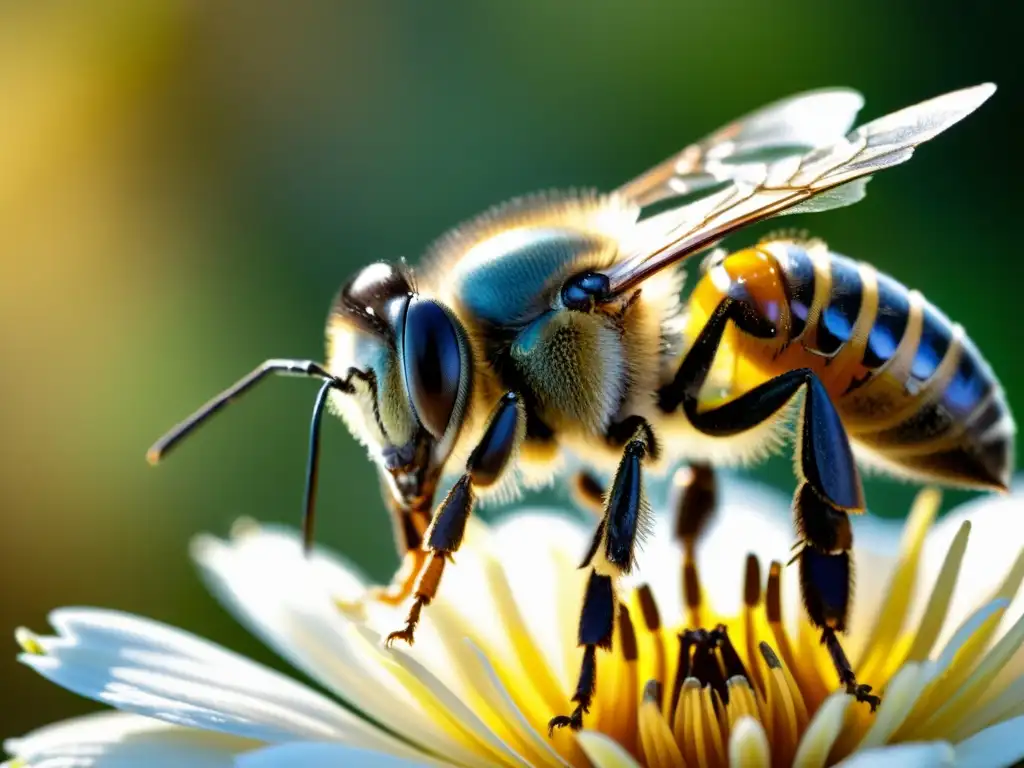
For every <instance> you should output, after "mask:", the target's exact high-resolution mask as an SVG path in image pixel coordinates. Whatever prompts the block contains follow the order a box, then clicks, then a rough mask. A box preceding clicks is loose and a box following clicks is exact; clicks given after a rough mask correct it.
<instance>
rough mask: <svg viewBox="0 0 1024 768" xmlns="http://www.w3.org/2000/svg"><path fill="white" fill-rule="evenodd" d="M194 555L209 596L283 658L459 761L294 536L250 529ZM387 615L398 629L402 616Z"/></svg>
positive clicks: (204, 541) (200, 545)
mask: <svg viewBox="0 0 1024 768" xmlns="http://www.w3.org/2000/svg"><path fill="white" fill-rule="evenodd" d="M193 556H194V558H195V560H196V562H197V563H198V565H199V566H200V569H201V572H202V574H203V576H204V577H205V579H206V580H207V582H208V584H209V585H210V587H211V589H212V591H213V592H214V593H215V594H216V595H217V596H218V597H219V598H220V599H221V600H222V602H224V604H225V605H226V606H227V607H228V608H229V609H230V610H231V611H232V612H233V613H234V614H236V615H237V616H238V618H239V619H240V620H241V621H242V622H243V623H244V624H245V625H246V626H248V627H249V628H250V629H251V630H252V631H253V632H254V633H255V634H256V635H257V636H259V637H261V638H262V639H263V640H264V641H265V642H266V643H267V644H268V645H270V646H271V647H272V648H274V649H275V650H276V651H277V652H278V653H279V654H280V655H281V656H283V657H284V658H285V659H287V660H288V661H290V662H291V663H292V664H294V665H295V666H297V667H298V668H300V669H302V670H303V671H304V672H306V673H307V674H308V675H309V676H310V677H312V678H314V679H315V680H317V681H318V682H319V683H321V684H322V685H324V686H325V687H326V688H328V689H329V690H331V691H332V692H333V693H335V694H336V695H338V696H339V697H341V698H342V699H344V700H346V701H347V702H350V703H351V704H352V705H353V706H355V707H356V708H357V709H359V710H360V711H362V712H366V713H367V714H368V715H369V716H370V717H373V718H374V719H376V720H377V721H378V722H381V723H383V724H385V725H388V726H390V727H392V728H393V729H394V730H395V731H396V732H397V733H401V734H402V736H403V737H404V738H406V739H409V740H410V741H412V742H413V743H415V744H417V745H420V747H421V748H423V749H425V750H429V751H432V752H434V753H437V754H445V755H447V756H449V757H451V758H452V759H458V757H459V756H462V757H465V755H464V754H463V753H464V752H465V749H466V746H465V744H463V743H462V742H460V741H457V740H456V739H454V738H453V737H452V736H451V734H450V732H449V731H447V730H445V729H442V728H439V727H438V724H437V716H436V713H434V712H431V711H428V710H427V709H425V708H424V706H423V705H422V704H421V703H420V702H419V701H417V700H416V699H415V698H414V697H413V696H412V695H411V693H410V692H409V691H408V690H406V689H405V688H404V687H403V686H402V685H401V683H400V682H399V681H398V680H397V679H396V678H395V676H394V675H393V674H392V673H391V671H390V670H389V669H387V668H386V667H385V666H384V665H382V664H381V663H380V661H379V658H378V654H377V652H376V651H374V652H369V651H368V650H367V648H366V641H365V640H364V639H362V638H360V637H359V636H358V635H357V633H356V632H355V631H356V629H357V625H356V624H355V623H354V622H352V621H350V620H349V619H347V618H346V617H345V616H344V615H343V614H342V612H341V611H340V610H339V609H338V607H337V605H336V603H335V600H334V595H333V594H332V593H331V592H329V591H328V588H327V587H326V586H325V584H324V583H323V582H322V581H321V575H322V569H323V568H324V567H325V566H324V565H323V564H320V565H318V564H317V562H318V560H319V558H316V557H315V558H313V563H311V562H310V558H307V557H306V556H305V554H304V553H303V551H302V548H301V545H300V543H299V541H298V538H297V537H296V535H295V534H294V533H292V532H290V531H287V532H286V531H281V530H275V529H272V528H269V529H268V528H259V527H256V526H252V527H251V528H250V529H248V530H247V531H246V532H245V533H243V534H242V535H240V536H236V537H235V538H233V539H232V540H230V541H226V542H225V541H220V540H217V539H214V538H212V537H208V536H204V537H200V538H199V539H197V540H196V542H195V546H194V547H193ZM267 563H273V565H274V567H273V568H272V569H269V568H267ZM331 567H333V568H341V567H342V566H340V565H337V564H334V565H332V566H331ZM336 578H340V576H339V577H336ZM393 613H394V617H395V618H394V622H395V624H396V625H397V623H398V622H399V621H400V619H401V614H400V613H398V612H397V611H396V612H393ZM394 628H395V626H391V627H389V629H394ZM417 640H419V637H417ZM419 644H420V643H419V642H417V646H419ZM389 751H392V752H397V753H398V754H403V752H402V751H400V750H396V749H394V748H391V749H390V750H389ZM406 756H409V754H408V750H406Z"/></svg>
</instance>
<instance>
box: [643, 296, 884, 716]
mask: <svg viewBox="0 0 1024 768" xmlns="http://www.w3.org/2000/svg"><path fill="white" fill-rule="evenodd" d="M730 321H732V322H736V323H737V324H738V325H739V326H740V327H741V328H743V330H745V331H747V332H748V333H753V334H755V335H762V336H771V335H773V334H774V329H773V328H772V327H771V326H770V324H768V323H767V322H766V321H764V320H763V319H762V318H759V317H758V316H757V315H756V314H755V313H754V312H753V311H752V310H751V309H750V308H749V307H748V306H747V305H745V304H744V303H743V302H740V301H737V300H735V299H731V298H726V299H724V300H723V301H722V302H721V303H720V304H719V305H718V308H717V309H716V310H715V312H714V313H713V314H712V316H711V319H710V320H709V321H708V322H707V323H706V324H705V326H704V329H703V330H702V331H701V333H700V334H699V336H698V337H697V339H696V341H695V342H694V344H693V346H692V347H691V348H690V351H689V352H688V353H687V355H686V357H685V358H684V359H683V362H682V364H681V365H680V367H679V371H678V372H677V374H676V376H675V379H674V380H673V381H672V382H671V383H670V384H668V385H666V386H665V387H664V388H663V389H662V390H661V392H660V393H659V405H660V406H661V408H662V409H663V410H665V411H670V410H673V409H675V408H677V407H678V406H679V405H680V404H681V405H682V407H683V410H684V412H685V413H686V417H687V419H688V420H689V421H690V423H691V424H692V425H693V426H694V427H695V428H696V429H698V430H699V431H701V432H703V433H704V434H707V435H710V436H713V437H727V436H731V435H735V434H738V433H740V432H745V431H746V430H748V429H752V428H754V427H756V426H757V425H759V424H762V423H764V422H765V421H767V420H769V419H772V418H774V417H775V415H776V414H777V413H778V412H779V411H780V410H781V409H782V408H784V407H785V406H787V405H788V404H789V403H790V402H791V401H792V400H793V399H794V398H795V397H796V396H797V395H798V394H800V393H801V392H802V393H803V397H804V400H803V408H802V411H801V414H800V423H799V425H798V429H799V441H798V446H799V451H800V457H799V459H800V461H799V468H800V472H799V474H800V475H801V478H800V479H801V483H800V486H799V488H798V489H797V492H796V496H795V498H794V502H793V508H794V513H795V516H796V521H797V527H798V529H799V532H800V537H801V541H800V548H799V551H798V553H797V555H796V559H798V560H799V561H800V585H801V588H802V592H803V597H804V604H805V606H806V608H807V614H808V617H809V618H810V620H811V621H812V622H813V623H814V625H815V626H817V627H818V628H819V629H821V632H822V634H821V642H822V644H823V645H825V646H826V647H827V648H828V651H829V655H830V656H831V657H832V662H833V664H834V665H835V668H836V672H837V673H838V675H839V680H840V682H841V683H842V684H843V686H844V687H845V688H846V690H847V692H849V693H850V694H851V695H852V696H855V697H856V698H857V700H858V701H863V702H866V703H867V704H868V705H869V706H870V707H871V709H872V710H874V709H875V708H877V706H878V704H879V701H880V700H879V698H878V697H877V696H873V695H871V693H870V691H871V687H870V686H868V685H861V684H859V683H858V682H857V678H856V676H855V675H854V672H853V669H852V667H851V666H850V663H849V661H848V660H847V658H846V654H845V653H844V652H843V649H842V646H841V645H840V643H839V638H838V635H837V633H840V632H843V631H844V630H845V629H846V619H847V615H848V613H849V606H850V591H851V590H850V584H851V581H852V573H851V564H850V549H851V547H852V546H853V534H852V531H851V528H850V522H849V517H848V513H849V512H861V511H863V509H864V492H863V488H862V486H861V482H860V475H859V474H858V472H857V465H856V463H855V462H854V458H853V451H852V450H851V448H850V441H849V438H848V437H847V435H846V430H845V429H844V427H843V424H842V421H841V420H840V418H839V414H838V412H837V411H836V409H835V406H834V405H833V404H832V400H831V398H830V397H829V395H828V391H827V390H826V389H825V386H824V385H823V384H822V383H821V381H820V380H819V379H818V377H817V376H816V375H815V373H814V372H813V371H811V370H809V369H806V368H802V369H798V370H793V371H787V372H786V373H782V374H780V375H779V376H776V377H775V378H774V379H771V380H770V381H767V382H765V383H763V384H761V385H759V386H757V387H755V388H754V389H752V390H750V391H749V392H746V393H745V394H743V395H741V396H740V397H738V398H736V399H734V400H731V401H729V402H727V403H725V404H724V405H721V406H718V407H716V408H711V409H709V410H701V407H700V401H699V393H700V390H701V387H702V386H703V384H704V381H705V379H706V378H707V375H708V372H709V371H710V369H711V365H712V363H713V361H714V356H715V353H716V351H717V350H718V345H719V343H720V341H721V338H722V334H723V332H724V330H725V327H726V325H727V324H728V323H729V322H730Z"/></svg>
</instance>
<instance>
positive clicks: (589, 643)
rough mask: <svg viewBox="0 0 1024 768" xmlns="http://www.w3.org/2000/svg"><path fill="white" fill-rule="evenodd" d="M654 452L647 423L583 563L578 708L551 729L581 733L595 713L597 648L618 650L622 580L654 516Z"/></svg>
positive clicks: (627, 451) (630, 449) (625, 458)
mask: <svg viewBox="0 0 1024 768" xmlns="http://www.w3.org/2000/svg"><path fill="white" fill-rule="evenodd" d="M653 450H654V436H653V433H651V430H650V427H649V426H648V425H647V424H646V423H644V424H643V425H641V426H639V427H638V428H637V429H636V431H635V434H634V435H633V437H632V439H630V440H629V442H627V443H626V446H625V448H624V449H623V454H622V460H621V461H620V462H619V466H618V469H617V470H616V471H615V480H614V481H613V483H612V490H611V493H610V494H609V495H608V498H607V500H606V501H605V502H604V515H603V517H602V518H601V522H600V523H598V525H597V530H596V531H595V532H594V539H593V541H592V542H591V545H590V550H589V551H588V552H587V555H586V557H585V558H584V559H583V563H582V564H581V565H580V567H581V568H587V567H589V568H590V579H589V581H588V582H587V589H586V593H585V594H584V596H583V607H582V609H581V611H580V624H579V635H578V642H579V645H580V647H581V648H583V660H582V663H581V665H580V676H579V680H578V682H577V683H576V692H575V693H574V694H573V697H572V700H573V701H574V702H576V707H575V709H573V711H572V713H571V714H569V715H558V716H556V717H553V718H551V721H550V722H549V723H548V729H549V731H554V729H555V728H563V727H565V726H569V727H570V728H572V729H573V730H574V731H575V730H579V729H580V728H582V727H583V715H585V714H586V713H587V712H588V711H589V710H590V705H591V703H592V701H593V698H594V692H595V690H596V689H597V649H598V648H605V649H610V648H611V647H612V635H613V633H614V630H615V616H616V613H617V608H616V606H617V603H618V600H617V598H616V582H617V580H618V577H619V575H620V574H623V573H629V572H630V571H631V570H632V568H633V557H634V548H635V544H636V538H637V533H638V532H639V531H642V530H643V528H644V526H645V523H646V520H645V518H646V517H647V515H648V513H649V510H648V507H647V500H646V498H645V497H644V491H643V477H642V472H641V464H642V463H643V461H644V459H646V458H647V457H648V456H649V455H650V454H651V453H652V451H653Z"/></svg>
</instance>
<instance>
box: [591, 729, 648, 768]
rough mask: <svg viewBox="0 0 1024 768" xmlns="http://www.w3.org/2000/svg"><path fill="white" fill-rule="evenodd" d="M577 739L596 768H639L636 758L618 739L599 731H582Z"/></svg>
mask: <svg viewBox="0 0 1024 768" xmlns="http://www.w3.org/2000/svg"><path fill="white" fill-rule="evenodd" d="M576 740H577V741H578V742H579V743H580V746H581V747H583V751H584V752H585V753H586V755H587V757H588V758H589V759H590V762H592V763H593V764H594V768H639V766H638V764H637V762H636V760H634V759H633V756H632V755H630V754H629V753H628V752H627V751H626V750H624V749H623V748H622V747H621V746H620V745H619V743H618V742H617V741H615V740H614V739H610V738H608V737H607V736H605V735H604V734H603V733H598V732H597V731H580V733H578V734H577V735H576Z"/></svg>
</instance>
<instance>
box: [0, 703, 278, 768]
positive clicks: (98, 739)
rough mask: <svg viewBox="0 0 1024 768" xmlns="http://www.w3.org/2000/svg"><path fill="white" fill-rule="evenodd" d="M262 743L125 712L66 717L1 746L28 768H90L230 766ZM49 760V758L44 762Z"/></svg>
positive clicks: (212, 767)
mask: <svg viewBox="0 0 1024 768" xmlns="http://www.w3.org/2000/svg"><path fill="white" fill-rule="evenodd" d="M261 746H263V744H262V743H261V742H259V741H253V740H251V739H242V738H239V737H237V736H230V735H227V734H223V733H214V732H212V731H201V730H198V729H195V728H184V727H182V726H178V725H171V724H170V723H165V722H163V721H161V720H154V719H152V718H149V717H141V716H139V715H130V714H125V713H123V712H101V713H99V714H96V715H88V716H86V717H80V718H75V719H73V720H64V721H62V722H59V723H54V724H53V725H47V726H45V727H43V728H40V729H38V730H36V731H33V732H32V733H30V734H28V735H27V736H22V737H21V738H18V739H9V740H8V741H7V743H6V744H5V745H4V748H5V749H6V750H7V752H8V753H9V754H11V755H12V756H13V757H15V758H18V759H19V760H21V761H22V763H23V764H24V765H25V766H26V768H31V766H34V765H63V764H70V763H62V762H60V761H71V760H75V761H85V762H75V763H73V764H74V765H83V766H84V765H87V766H92V767H94V768H122V767H124V768H127V767H128V766H137V765H145V766H147V767H151V768H177V766H180V765H185V764H187V765H189V766H194V768H232V766H233V765H234V764H235V757H236V756H237V755H239V754H242V753H243V752H248V751H250V750H253V749H257V748H259V747H261ZM45 761H49V762H45Z"/></svg>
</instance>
